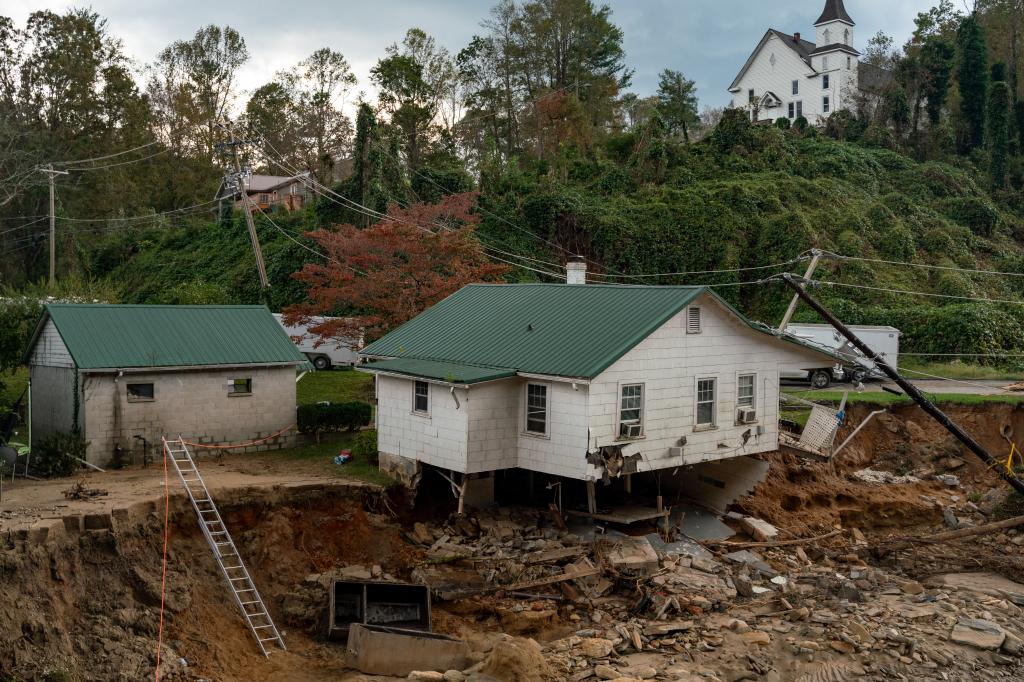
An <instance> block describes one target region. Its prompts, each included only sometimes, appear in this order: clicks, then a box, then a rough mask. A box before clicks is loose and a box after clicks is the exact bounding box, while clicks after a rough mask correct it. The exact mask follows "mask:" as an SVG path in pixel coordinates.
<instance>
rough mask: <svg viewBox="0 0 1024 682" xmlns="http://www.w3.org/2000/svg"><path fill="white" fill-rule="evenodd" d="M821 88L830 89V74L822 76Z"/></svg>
mask: <svg viewBox="0 0 1024 682" xmlns="http://www.w3.org/2000/svg"><path fill="white" fill-rule="evenodd" d="M821 89H822V90H828V74H827V73H826V74H825V75H824V76H822V77H821Z"/></svg>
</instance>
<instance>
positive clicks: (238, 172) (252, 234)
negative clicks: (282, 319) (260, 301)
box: [217, 126, 270, 290]
mask: <svg viewBox="0 0 1024 682" xmlns="http://www.w3.org/2000/svg"><path fill="white" fill-rule="evenodd" d="M225 128H226V129H227V131H228V134H229V135H230V136H231V140H230V141H229V142H226V143H223V144H219V145H217V147H218V148H219V149H224V148H230V149H231V157H232V159H233V160H234V166H235V172H234V173H226V174H225V176H224V183H225V185H226V186H227V185H234V186H235V187H236V188H237V190H238V196H239V197H240V198H241V200H242V206H243V208H245V224H246V226H247V227H248V228H249V241H250V242H252V252H253V255H254V256H255V257H256V271H257V272H258V273H259V277H260V289H263V290H266V289H269V288H270V281H269V280H268V279H267V266H266V265H265V264H264V262H263V249H262V248H261V247H260V238H259V236H258V235H257V234H256V223H254V222H253V219H252V205H251V204H250V203H249V194H248V193H247V192H246V191H245V176H246V173H244V172H243V171H242V162H241V160H240V159H239V158H238V147H240V146H242V145H246V144H249V142H248V141H247V140H236V139H235V133H234V131H233V130H232V129H231V128H230V127H228V126H225Z"/></svg>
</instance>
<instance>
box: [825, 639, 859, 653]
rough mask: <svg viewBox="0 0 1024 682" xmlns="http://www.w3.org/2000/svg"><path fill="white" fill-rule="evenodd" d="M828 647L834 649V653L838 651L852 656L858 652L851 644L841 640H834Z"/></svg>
mask: <svg viewBox="0 0 1024 682" xmlns="http://www.w3.org/2000/svg"><path fill="white" fill-rule="evenodd" d="M828 645H829V646H830V647H832V650H833V651H838V652H839V653H841V654H852V653H853V652H854V651H856V647H854V646H853V645H852V644H850V643H849V642H844V641H842V640H841V639H833V640H832V641H831V642H829V643H828Z"/></svg>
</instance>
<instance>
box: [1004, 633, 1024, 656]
mask: <svg viewBox="0 0 1024 682" xmlns="http://www.w3.org/2000/svg"><path fill="white" fill-rule="evenodd" d="M1004 632H1006V639H1004V640H1003V645H1002V647H1001V648H1000V650H1001V651H1002V652H1003V653H1004V654H1010V655H1011V656H1020V655H1021V654H1022V653H1024V641H1021V639H1020V637H1018V636H1017V635H1015V634H1014V633H1012V632H1010V631H1009V630H1005V631H1004Z"/></svg>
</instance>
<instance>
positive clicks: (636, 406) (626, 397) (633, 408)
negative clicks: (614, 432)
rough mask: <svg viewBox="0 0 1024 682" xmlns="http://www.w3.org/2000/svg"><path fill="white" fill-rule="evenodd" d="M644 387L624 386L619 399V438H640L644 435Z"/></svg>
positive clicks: (639, 385)
mask: <svg viewBox="0 0 1024 682" xmlns="http://www.w3.org/2000/svg"><path fill="white" fill-rule="evenodd" d="M643 424H644V385H643V384H624V385H623V386H622V389H621V392H620V399H619V436H620V437H621V438H639V437H640V436H642V435H643Z"/></svg>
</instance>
